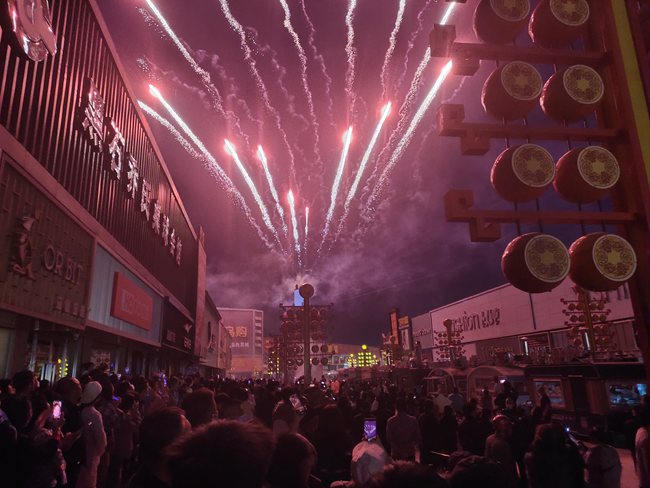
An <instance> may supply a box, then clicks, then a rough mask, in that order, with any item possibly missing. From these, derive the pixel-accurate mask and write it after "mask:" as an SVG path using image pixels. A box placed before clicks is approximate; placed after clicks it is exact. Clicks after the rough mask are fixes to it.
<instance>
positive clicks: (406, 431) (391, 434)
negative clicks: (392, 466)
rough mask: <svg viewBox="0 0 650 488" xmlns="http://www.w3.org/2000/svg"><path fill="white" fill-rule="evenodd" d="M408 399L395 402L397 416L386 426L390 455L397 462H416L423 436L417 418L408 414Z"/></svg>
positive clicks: (401, 398)
mask: <svg viewBox="0 0 650 488" xmlns="http://www.w3.org/2000/svg"><path fill="white" fill-rule="evenodd" d="M406 405H407V404H406V399H405V398H404V397H400V398H398V399H397V401H396V402H395V415H393V416H392V417H391V418H390V419H388V423H387V424H386V439H387V441H388V444H389V445H390V455H391V457H392V458H393V459H394V460H396V461H400V460H401V461H416V460H419V459H417V458H418V456H419V451H420V445H421V444H422V436H421V435H420V426H419V425H418V421H417V420H416V418H415V417H413V416H411V415H409V414H408V413H406Z"/></svg>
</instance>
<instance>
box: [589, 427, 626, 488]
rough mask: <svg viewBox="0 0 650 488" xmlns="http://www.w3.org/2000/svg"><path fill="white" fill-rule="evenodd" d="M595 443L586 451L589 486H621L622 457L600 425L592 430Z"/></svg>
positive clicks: (607, 487) (614, 487)
mask: <svg viewBox="0 0 650 488" xmlns="http://www.w3.org/2000/svg"><path fill="white" fill-rule="evenodd" d="M591 440H592V442H593V443H594V445H593V446H592V447H590V448H589V449H588V450H587V452H586V453H585V455H584V457H585V465H586V466H587V482H588V484H589V488H621V473H622V466H621V459H620V458H619V456H618V452H617V451H616V449H615V448H613V447H612V446H610V445H609V444H608V440H609V439H608V435H607V433H606V432H605V431H604V430H603V429H602V428H600V427H596V428H594V429H593V430H592V431H591Z"/></svg>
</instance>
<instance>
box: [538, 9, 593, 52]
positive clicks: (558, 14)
mask: <svg viewBox="0 0 650 488" xmlns="http://www.w3.org/2000/svg"><path fill="white" fill-rule="evenodd" d="M588 21H589V4H588V3H587V0H542V1H541V2H540V3H539V4H538V5H537V7H536V8H535V11H534V12H533V15H532V16H531V17H530V24H529V25H528V33H529V34H530V37H531V39H532V40H533V42H535V44H538V45H540V46H542V47H554V46H561V45H566V44H568V43H569V42H571V41H573V40H575V39H577V38H578V37H579V36H580V35H581V34H582V33H583V32H584V30H585V28H586V26H587V22H588Z"/></svg>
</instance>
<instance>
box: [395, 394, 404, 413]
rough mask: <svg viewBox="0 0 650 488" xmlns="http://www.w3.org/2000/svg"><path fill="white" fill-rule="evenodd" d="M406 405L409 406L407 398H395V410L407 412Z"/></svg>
mask: <svg viewBox="0 0 650 488" xmlns="http://www.w3.org/2000/svg"><path fill="white" fill-rule="evenodd" d="M406 406H407V402H406V398H404V397H399V398H398V399H397V400H395V410H396V411H397V413H402V412H406Z"/></svg>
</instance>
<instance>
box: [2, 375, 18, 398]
mask: <svg viewBox="0 0 650 488" xmlns="http://www.w3.org/2000/svg"><path fill="white" fill-rule="evenodd" d="M15 393H16V389H15V388H14V387H13V385H12V384H11V380H10V379H9V378H4V379H2V380H0V395H1V396H4V395H14V394H15Z"/></svg>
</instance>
